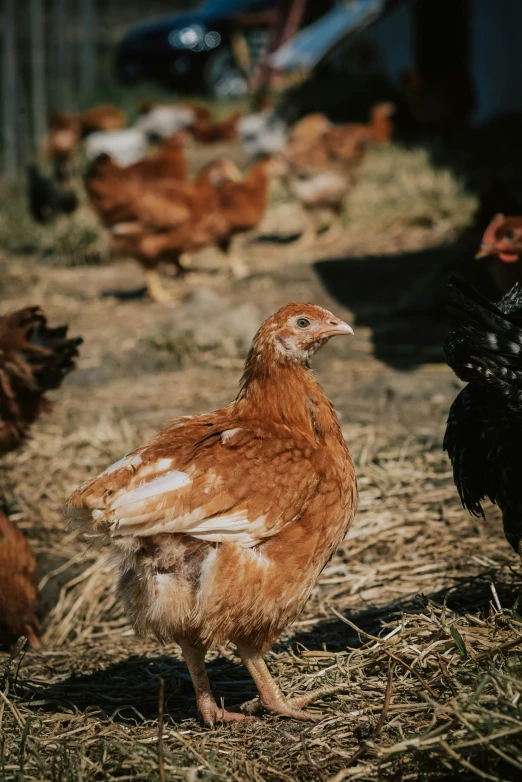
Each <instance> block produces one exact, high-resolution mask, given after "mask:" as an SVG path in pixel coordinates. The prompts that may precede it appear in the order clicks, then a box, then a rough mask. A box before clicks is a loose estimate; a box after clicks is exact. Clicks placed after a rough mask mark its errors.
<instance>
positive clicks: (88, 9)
mask: <svg viewBox="0 0 522 782" xmlns="http://www.w3.org/2000/svg"><path fill="white" fill-rule="evenodd" d="M94 13H95V0H80V19H79V22H80V35H81V52H80V96H81V101H82V108H88V107H89V103H90V101H91V99H92V95H93V92H94V84H95V81H96V52H95V42H94Z"/></svg>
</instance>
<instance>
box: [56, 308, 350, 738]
mask: <svg viewBox="0 0 522 782" xmlns="http://www.w3.org/2000/svg"><path fill="white" fill-rule="evenodd" d="M351 333H353V332H352V330H351V328H350V327H349V326H348V325H347V324H346V323H343V321H341V320H339V319H338V318H335V317H334V316H333V315H332V314H331V313H330V312H328V311H327V310H324V309H322V308H321V307H317V306H314V305H311V304H303V303H296V304H289V305H287V306H286V307H283V308H282V309H281V310H279V311H278V312H276V313H275V314H274V315H272V316H271V317H270V318H268V319H267V320H266V321H265V322H264V323H263V324H262V326H261V327H260V329H259V331H258V333H257V335H256V336H255V338H254V341H253V344H252V347H251V350H250V352H249V355H248V358H247V361H246V365H245V372H244V375H243V378H242V381H241V388H240V391H239V394H238V396H237V398H236V399H235V401H234V402H232V403H231V404H230V405H228V406H227V407H225V408H223V409H221V410H216V411H215V412H213V413H209V414H206V415H200V416H195V417H189V418H180V419H175V420H174V422H173V424H172V425H171V427H170V428H168V429H166V430H165V431H163V432H161V433H160V434H159V435H157V436H156V437H155V438H154V439H153V440H151V441H150V442H148V443H145V444H144V445H142V446H141V447H140V448H138V449H137V450H136V451H134V452H133V453H131V454H128V455H127V456H125V457H124V458H123V459H121V460H120V461H119V462H117V463H116V464H114V465H112V467H109V468H108V469H107V470H106V471H105V472H104V473H102V474H101V475H99V476H98V477H97V478H94V479H93V480H91V481H88V482H87V483H85V484H84V485H83V486H81V487H80V488H79V489H78V490H77V491H76V492H75V493H74V494H73V495H72V496H71V497H70V498H69V501H68V513H69V514H70V516H71V517H72V518H73V519H75V520H76V521H77V523H79V524H80V525H81V526H82V527H83V528H84V529H86V530H87V531H88V532H89V533H90V534H91V535H92V534H95V535H98V536H104V537H105V538H106V539H107V540H108V541H109V542H110V546H111V549H112V553H113V560H114V561H115V563H116V565H117V570H118V590H119V594H120V597H121V598H122V599H123V601H124V602H125V605H126V608H127V612H128V614H129V617H130V619H131V621H132V623H133V625H134V627H135V628H136V630H137V632H139V633H148V634H153V635H154V636H156V637H157V638H159V639H161V640H164V641H167V640H175V641H177V642H178V643H179V644H180V646H181V649H182V652H183V655H184V657H185V660H186V662H187V664H188V667H189V670H190V673H191V676H192V679H193V683H194V687H195V691H196V697H197V702H198V709H199V712H200V715H201V717H202V719H203V721H204V722H205V723H206V724H211V723H213V722H215V721H219V720H221V719H223V720H226V721H229V720H237V719H244V716H245V714H244V713H234V712H227V711H225V710H222V709H221V708H220V707H218V706H217V705H216V703H215V701H214V699H213V696H212V693H211V690H210V685H209V683H208V680H207V678H206V673H205V666H204V660H205V652H206V650H207V649H209V648H211V647H214V646H216V645H217V644H221V643H224V642H226V641H232V642H233V643H234V644H235V645H236V646H237V648H238V650H239V653H240V655H241V657H242V659H243V661H244V663H245V665H246V666H247V668H248V670H249V671H250V672H251V674H252V676H253V678H254V680H255V682H256V685H257V687H258V690H259V693H260V700H259V701H258V702H256V703H255V704H249V705H248V706H245V708H244V712H247V713H252V712H254V711H256V710H257V708H258V707H263V708H265V709H266V710H268V711H269V712H271V713H277V714H282V715H285V716H288V717H294V718H296V719H302V720H308V719H310V720H314V719H316V716H315V715H311V714H310V713H309V712H306V711H303V710H302V708H301V707H302V706H303V705H306V703H309V702H311V701H312V700H313V699H314V698H317V697H321V695H323V694H324V693H325V690H324V689H321V690H320V691H319V692H315V693H313V694H308V696H306V697H304V698H296V699H293V700H292V699H285V698H284V696H283V695H282V693H281V692H280V691H279V689H278V688H277V685H276V684H275V682H274V681H273V680H272V679H271V678H270V675H269V673H268V670H267V668H266V666H265V664H264V662H263V659H262V656H263V654H264V653H265V652H266V651H267V650H268V649H269V648H270V647H271V645H272V644H273V642H274V641H275V639H276V638H277V637H278V635H279V634H280V633H281V632H282V631H283V630H284V629H285V628H286V627H287V626H288V625H289V624H290V623H291V622H292V621H293V620H294V619H295V618H296V616H297V615H298V614H299V612H300V611H301V609H302V607H303V604H304V603H305V601H306V599H307V597H308V595H309V593H310V590H311V589H312V587H313V585H314V583H315V581H316V579H317V577H318V575H319V573H320V572H321V570H322V568H323V567H324V566H325V564H326V563H327V562H328V560H329V559H330V558H331V556H332V555H333V553H334V551H335V549H336V547H337V546H338V544H339V542H340V541H341V540H342V539H343V537H344V535H345V533H346V531H347V529H348V527H349V525H350V522H351V520H352V519H353V516H354V513H355V509H356V504H357V485H356V480H355V475H354V469H353V465H352V461H351V458H350V455H349V452H348V450H347V448H346V445H345V443H344V440H343V437H342V434H341V430H340V427H339V423H338V420H337V416H336V413H335V410H334V409H333V406H332V404H331V403H330V402H329V400H328V399H327V397H326V396H325V394H324V392H323V391H322V389H321V387H320V386H319V385H318V384H317V383H316V381H315V380H314V378H313V376H312V374H311V372H310V369H309V362H310V359H311V357H312V355H313V353H314V352H315V351H316V350H317V349H318V348H319V347H321V345H323V344H324V343H325V342H326V341H327V340H328V339H329V338H330V337H332V336H335V335H337V334H345V335H346V334H351ZM328 691H330V690H328Z"/></svg>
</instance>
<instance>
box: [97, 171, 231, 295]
mask: <svg viewBox="0 0 522 782" xmlns="http://www.w3.org/2000/svg"><path fill="white" fill-rule="evenodd" d="M229 172H230V164H229V162H228V161H221V160H218V161H213V162H211V163H209V164H207V165H206V166H204V167H203V168H202V169H201V171H200V172H199V174H198V176H197V177H196V179H195V181H194V182H176V181H172V182H169V181H166V180H158V181H156V182H153V183H151V182H146V181H145V182H143V181H140V179H139V178H138V177H129V178H127V177H125V176H123V177H122V169H120V168H119V167H118V166H115V164H114V163H113V162H112V161H111V159H110V158H108V157H107V156H104V157H102V158H101V159H98V160H97V161H95V164H94V165H93V167H91V171H90V175H89V176H88V177H87V182H86V187H87V192H88V194H89V198H90V200H91V203H92V205H93V206H94V208H95V210H96V211H97V213H98V215H99V216H100V218H101V220H102V222H103V224H104V225H105V227H106V228H108V229H109V232H110V238H111V243H112V246H113V248H114V249H115V250H116V251H117V252H118V253H120V254H125V255H129V256H130V257H132V258H135V259H136V260H137V261H138V262H139V263H140V264H141V265H142V266H143V268H144V269H145V276H146V282H147V288H148V292H149V295H150V297H151V299H152V300H153V301H157V302H166V301H169V296H168V294H167V292H166V291H165V290H164V288H163V286H162V284H161V281H160V278H159V276H158V272H157V267H158V266H159V265H160V264H161V263H168V264H173V265H174V266H175V267H176V269H177V270H178V272H179V273H181V274H182V273H183V272H185V267H184V265H183V263H182V257H183V255H184V254H186V253H190V252H192V251H195V250H199V249H202V248H203V247H207V246H209V245H215V244H218V243H219V241H220V240H221V239H222V237H223V236H225V234H226V233H227V230H228V229H227V223H226V220H225V217H224V216H223V215H222V213H221V211H220V207H219V198H218V195H217V191H216V186H218V185H220V184H221V182H222V181H224V180H225V179H228V178H229V177H230V173H229Z"/></svg>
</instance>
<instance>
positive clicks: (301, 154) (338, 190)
mask: <svg viewBox="0 0 522 782" xmlns="http://www.w3.org/2000/svg"><path fill="white" fill-rule="evenodd" d="M342 131H343V129H342V128H334V127H331V128H330V129H328V130H327V131H326V132H324V133H322V134H321V135H320V136H319V137H318V138H316V139H315V140H314V141H312V140H311V136H310V140H309V139H303V137H301V138H300V139H299V140H297V141H296V140H295V139H294V141H292V142H290V143H289V144H288V146H287V148H286V149H285V151H284V152H283V155H282V157H281V160H282V165H283V167H284V169H285V171H284V174H283V179H284V181H285V183H286V185H287V187H288V189H289V190H290V192H291V193H292V195H293V196H294V197H295V198H296V199H297V200H298V201H299V203H300V204H301V206H302V207H303V209H304V211H305V213H306V228H305V230H304V232H303V234H302V236H301V240H300V243H301V244H302V245H304V246H306V245H308V244H309V243H310V242H311V241H314V240H315V238H316V235H317V232H318V230H319V229H320V227H321V220H322V216H323V215H324V214H326V218H327V224H328V226H329V236H330V237H332V236H333V235H334V234H335V233H339V232H340V230H341V219H342V215H343V213H344V209H345V203H346V198H347V195H348V193H349V192H350V191H351V190H352V188H353V187H354V185H355V184H356V181H357V173H358V169H359V167H360V164H361V162H362V160H363V158H364V154H365V152H366V146H367V139H366V138H364V137H363V136H361V135H359V134H356V133H355V134H350V133H343V132H342Z"/></svg>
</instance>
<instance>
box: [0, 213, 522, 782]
mask: <svg viewBox="0 0 522 782" xmlns="http://www.w3.org/2000/svg"><path fill="white" fill-rule="evenodd" d="M82 208H83V209H86V207H82ZM300 221H301V223H300ZM300 225H302V217H301V216H300V214H299V212H298V210H297V209H296V207H295V206H294V205H292V204H288V203H286V202H285V201H283V200H280V201H278V199H277V198H275V199H274V204H273V206H272V207H271V209H270V212H269V214H268V216H267V218H266V221H265V223H264V225H263V226H262V231H261V233H262V234H263V235H264V237H265V238H263V239H262V240H257V241H251V242H249V243H245V245H244V248H243V254H244V258H245V260H246V261H247V264H248V267H249V275H248V276H247V277H246V278H245V279H241V280H233V279H231V278H230V277H229V276H228V275H227V273H226V269H225V268H224V266H223V261H222V258H221V257H220V256H219V254H218V253H217V252H214V251H211V250H209V251H208V252H205V253H203V254H201V256H198V257H195V258H194V259H193V272H192V273H191V274H190V275H189V276H188V278H187V280H186V281H185V282H180V281H179V280H177V279H175V278H173V277H170V276H167V274H168V273H167V272H165V280H166V286H167V287H168V289H169V290H170V291H171V292H172V294H173V297H174V301H173V302H172V303H171V304H169V305H160V304H153V303H150V302H149V301H147V300H146V299H143V298H139V297H127V298H122V297H121V296H120V297H118V298H115V296H114V295H112V293H114V292H115V291H116V292H121V291H127V292H128V291H132V290H133V289H137V288H139V287H140V286H141V285H142V284H143V280H142V276H141V272H140V270H139V268H138V267H137V266H136V265H135V264H134V263H133V262H131V261H121V262H118V263H112V264H109V265H101V266H87V265H82V266H77V267H69V268H62V267H60V266H52V265H48V264H47V265H46V262H45V259H43V260H42V259H39V258H37V257H36V256H34V255H33V256H25V257H22V256H20V255H9V256H6V255H5V256H4V257H3V260H2V263H3V267H4V269H5V275H4V279H3V288H2V299H1V302H0V308H1V312H7V311H10V310H13V309H14V308H16V307H21V306H25V305H27V304H33V303H35V304H36V303H38V304H41V305H42V306H43V307H44V308H45V311H46V313H47V315H48V318H49V320H50V322H51V323H53V324H56V323H68V324H69V325H70V334H71V335H81V336H82V337H83V339H84V344H83V345H82V346H81V355H80V359H79V361H78V368H77V370H76V371H75V372H74V373H73V374H72V375H71V376H70V377H69V378H67V381H66V382H65V384H64V386H63V388H62V389H60V390H59V391H57V392H56V393H54V395H53V398H54V400H55V406H54V410H53V412H52V413H51V414H50V415H48V416H46V417H45V418H42V419H41V421H39V422H38V424H37V425H36V426H35V427H34V429H33V433H32V438H31V439H30V440H29V441H28V442H27V444H26V445H25V446H24V448H23V449H22V450H20V451H18V452H17V453H14V454H12V455H10V456H8V457H7V458H5V459H4V460H3V463H2V465H1V467H0V489H1V491H2V493H3V494H4V495H5V497H6V499H7V501H8V503H9V507H10V509H11V517H12V518H13V519H14V520H16V522H17V523H18V524H19V525H20V527H21V528H22V529H23V530H24V532H25V533H26V534H27V536H28V538H29V539H30V541H31V544H32V545H33V547H34V550H35V553H36V555H37V558H38V563H39V571H40V578H41V582H40V583H41V620H42V628H43V642H44V645H43V649H42V650H41V651H38V652H26V653H25V654H24V653H23V652H22V653H20V654H18V655H14V659H12V660H11V662H9V656H8V655H7V654H4V655H3V657H1V658H0V671H1V670H4V668H5V675H4V686H3V688H2V692H3V695H2V694H0V698H1V703H0V736H2V735H3V737H4V738H0V779H2V780H3V779H5V780H11V779H12V780H15V779H16V780H22V779H23V780H26V779H27V780H29V779H31V780H33V779H42V780H44V779H45V780H48V779H49V780H69V779H71V780H72V779H75V780H84V779H85V780H98V779H105V780H113V779H118V780H126V779H150V780H156V779H160V780H161V779H162V778H166V779H169V780H170V779H172V780H190V781H191V782H192V780H198V779H203V780H214V779H215V780H218V779H222V780H232V779H234V780H238V781H241V782H242V781H243V780H253V781H255V782H259V781H260V780H289V781H290V780H324V781H325V782H326V781H327V780H328V781H329V782H341V780H343V779H362V780H383V779H403V780H406V779H411V780H428V779H437V780H453V779H457V778H458V779H463V780H466V779H475V778H478V777H480V778H483V779H493V780H498V779H513V780H514V779H518V778H520V776H519V775H520V771H521V770H522V766H521V765H520V761H519V759H518V760H517V758H520V750H521V749H522V745H521V743H520V742H521V736H522V728H521V723H520V719H521V716H522V715H521V713H520V702H521V701H520V700H519V698H520V694H521V693H522V676H521V671H520V658H519V657H518V649H519V646H518V645H519V643H520V642H522V635H521V634H520V629H521V628H522V618H521V617H520V616H519V615H518V614H517V611H516V600H517V598H518V596H519V594H520V592H521V588H522V578H521V572H520V563H519V562H518V560H517V558H516V557H515V555H514V554H513V552H512V551H511V550H510V548H509V547H508V545H507V543H506V541H505V540H504V538H503V534H502V528H501V523H500V519H499V514H498V512H497V511H496V509H494V508H490V509H488V513H487V519H486V520H485V521H483V520H478V519H474V518H471V517H470V516H469V515H468V514H467V513H466V512H465V511H464V510H463V509H462V508H461V506H460V503H459V500H458V497H457V495H456V491H455V488H454V486H453V482H452V477H451V471H450V467H449V463H448V461H447V458H446V456H445V454H444V453H443V452H442V447H441V443H442V436H443V431H444V425H445V420H446V416H447V411H448V408H449V406H450V404H451V402H452V400H453V399H454V397H455V395H456V393H457V391H458V389H459V388H460V387H461V386H460V383H459V382H458V381H457V380H456V379H455V378H454V376H453V375H452V373H451V372H450V371H449V369H448V368H447V367H446V366H445V364H444V362H443V355H442V349H441V344H442V340H443V337H444V334H445V332H446V330H447V326H446V323H445V317H444V314H443V310H442V308H441V306H440V302H441V300H442V298H443V293H441V291H442V287H441V291H439V290H438V289H437V285H438V281H437V280H435V282H434V281H433V280H431V281H430V279H428V280H427V281H426V280H424V275H425V274H426V272H428V271H429V267H428V263H429V264H432V267H433V268H434V269H435V268H438V267H439V266H440V267H443V271H442V272H441V279H442V278H445V276H446V269H445V264H446V263H447V261H448V258H449V259H451V258H452V257H453V256H452V253H455V246H456V245H455V243H456V242H458V241H459V240H458V231H454V233H453V234H452V233H451V231H449V230H448V231H446V232H445V233H444V235H442V233H441V228H440V221H439V222H437V223H436V224H432V225H430V224H429V223H428V224H426V223H422V222H420V223H419V224H417V225H413V226H412V225H410V226H409V229H408V230H402V231H401V230H398V229H397V226H396V224H395V223H393V221H392V222H391V223H390V224H389V225H388V226H387V227H384V228H383V229H382V230H381V231H379V232H376V233H371V232H370V231H366V233H364V232H363V231H361V230H360V229H359V230H357V229H355V228H354V229H353V230H351V227H350V226H351V223H349V224H348V225H347V226H346V229H345V232H344V234H343V236H342V237H341V238H340V239H338V240H336V241H329V240H328V236H327V235H325V236H324V237H321V239H320V241H318V242H317V244H316V245H315V246H313V247H311V248H308V249H304V250H302V249H298V248H296V245H295V243H293V242H291V241H289V237H291V236H292V234H296V233H298V231H299V228H300ZM267 236H268V238H270V237H271V239H272V240H271V241H268V240H267V238H266V237H267ZM274 237H277V241H274ZM459 252H460V250H459ZM423 280H424V282H423ZM408 292H410V293H411V297H412V298H411V297H410V301H408V300H407V298H406V299H405V298H404V297H405V295H406V294H408ZM296 300H302V301H311V302H315V303H317V304H320V305H322V306H325V307H327V308H329V309H331V310H332V311H333V312H334V313H335V314H336V315H339V316H340V317H342V318H343V319H345V320H347V321H348V322H349V323H351V324H352V325H353V327H354V329H355V338H353V339H351V340H337V341H335V340H333V341H332V342H331V343H330V344H329V345H328V346H326V347H325V348H324V349H323V350H322V351H321V352H320V353H319V354H318V355H317V357H316V360H315V363H314V368H315V370H316V377H317V379H318V381H319V382H320V383H321V384H322V386H323V387H324V388H325V390H326V393H327V394H328V395H329V397H330V398H331V399H332V400H333V402H334V403H335V406H336V408H337V410H338V411H339V414H340V418H341V424H342V429H343V433H344V435H345V437H346V441H347V443H348V445H349V447H350V450H351V452H352V454H353V456H354V460H355V464H356V467H357V473H358V478H359V483H360V490H361V504H360V510H359V513H358V515H357V518H356V520H355V523H354V525H353V528H352V530H351V531H350V533H349V535H348V538H347V540H346V541H345V542H344V543H343V544H342V545H341V547H340V549H339V551H338V552H337V554H336V555H335V557H334V559H333V560H332V562H331V563H330V564H329V565H328V567H327V568H326V569H325V570H324V572H323V573H322V575H321V577H320V579H319V581H318V583H317V585H316V587H315V588H314V590H313V593H312V595H311V597H310V599H309V601H308V603H307V605H306V607H305V610H304V611H303V613H302V615H301V616H300V618H299V620H298V621H297V622H296V623H295V624H294V625H293V626H292V627H291V628H290V629H289V631H288V632H287V634H286V635H285V636H284V637H282V638H281V639H280V641H279V642H278V643H277V644H276V646H275V647H274V650H273V651H272V652H271V653H270V655H269V656H268V664H269V666H270V668H271V670H272V672H273V673H274V674H275V675H276V676H277V678H278V680H279V682H280V684H281V686H282V688H283V690H284V691H286V692H300V691H304V690H307V689H308V688H310V687H312V686H313V685H314V684H317V683H325V682H332V683H346V692H344V693H342V694H340V695H338V696H335V697H332V698H330V699H328V700H327V701H325V702H323V703H321V704H319V705H318V707H317V708H321V709H322V710H323V711H324V713H325V720H324V721H323V722H321V723H319V724H318V725H315V726H312V727H310V726H307V725H302V724H297V723H292V722H289V721H286V722H285V721H282V720H279V719H276V718H272V717H264V718H262V719H260V720H259V721H258V722H255V723H253V724H249V725H237V726H234V727H225V728H218V729H217V730H216V731H213V732H212V731H206V730H204V729H202V728H200V727H199V725H198V723H197V721H196V719H195V710H194V701H193V694H192V689H191V684H190V679H189V677H188V673H187V671H186V668H185V667H184V664H183V663H182V661H181V658H180V655H179V652H178V651H177V649H176V648H175V647H170V646H169V647H164V648H160V647H159V646H158V645H157V644H156V643H155V642H153V641H141V640H137V639H136V638H135V637H134V635H133V633H132V631H131V629H130V628H129V627H128V625H127V623H126V620H125V617H124V616H123V614H122V611H121V607H120V606H119V605H118V604H117V603H116V602H115V599H114V596H113V593H112V587H111V584H112V581H111V577H110V574H109V573H108V571H107V566H106V564H105V562H104V560H103V557H102V556H101V555H100V552H97V551H93V550H92V549H89V548H88V546H87V544H86V543H85V541H82V540H80V539H79V538H78V536H77V534H76V533H74V532H71V531H67V530H65V529H64V523H63V519H62V515H61V506H62V504H63V502H64V500H65V498H66V496H67V495H68V493H69V492H70V491H71V490H72V489H74V488H75V487H76V486H77V485H78V484H79V483H81V482H82V481H84V480H85V479H87V478H88V477H90V476H93V475H95V474H97V472H98V471H100V470H101V469H103V468H105V467H106V466H107V465H108V464H110V463H111V461H114V460H115V459H117V458H119V457H120V456H121V455H122V454H123V453H125V452H127V451H128V450H129V449H130V448H132V447H133V446H135V445H137V444H138V443H140V442H142V441H143V440H144V439H145V438H148V437H150V436H151V435H153V434H154V433H155V432H157V431H158V430H159V429H160V428H161V427H162V425H163V424H164V422H165V421H166V419H168V418H169V417H171V416H174V415H183V414H192V413H200V412H205V411H208V410H211V409H213V408H216V407H219V406H221V405H223V404H225V403H227V402H229V401H230V400H231V399H232V398H233V397H234V395H235V393H236V390H237V387H238V381H239V377H240V374H241V368H242V362H243V359H244V356H245V353H246V350H247V347H248V343H249V340H250V339H251V337H252V336H253V334H254V332H255V330H256V328H257V326H258V325H259V323H260V322H261V321H262V319H263V318H264V317H265V316H266V315H268V314H269V313H270V312H272V311H273V310H274V309H276V308H277V307H279V306H281V305H283V304H285V303H287V302H289V301H296ZM209 672H210V676H211V680H212V683H213V686H214V688H215V691H216V695H217V696H218V698H221V697H222V698H223V699H224V701H225V703H226V704H235V703H240V702H242V701H243V700H245V699H247V698H249V697H253V695H254V687H253V684H252V682H251V681H250V679H249V678H248V675H247V673H246V671H245V670H244V669H243V667H242V666H241V664H240V662H239V660H238V658H237V657H236V656H235V653H234V650H233V649H230V648H226V649H220V650H219V652H218V653H215V654H213V655H212V656H211V662H210V664H209ZM160 678H162V679H164V687H165V720H164V725H163V727H162V728H161V727H160V726H159V725H158V703H159V700H158V698H159V687H160V684H159V682H160ZM160 736H161V741H160V738H159V737H160ZM160 744H162V747H163V755H164V757H163V761H161V760H160V756H159V754H158V748H159V745H160ZM162 774H165V777H162Z"/></svg>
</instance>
